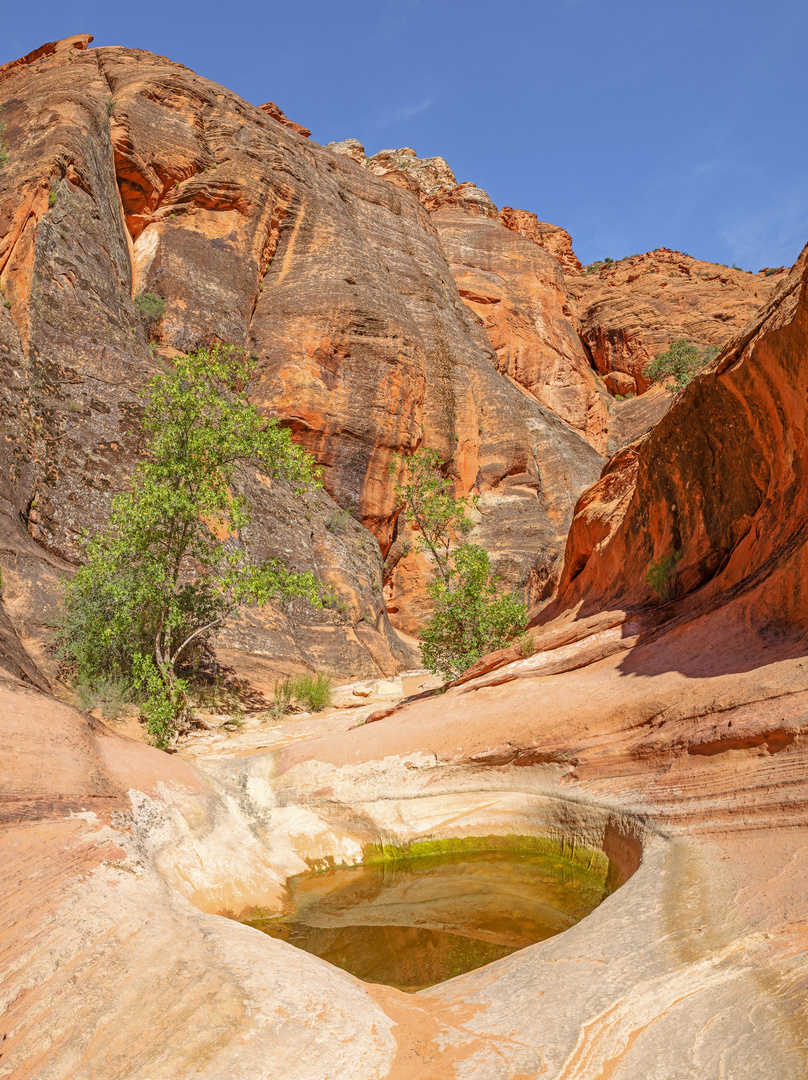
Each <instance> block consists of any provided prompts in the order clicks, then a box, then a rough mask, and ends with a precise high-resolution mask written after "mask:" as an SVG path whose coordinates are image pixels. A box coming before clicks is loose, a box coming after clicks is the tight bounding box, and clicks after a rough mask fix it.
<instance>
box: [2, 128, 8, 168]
mask: <svg viewBox="0 0 808 1080" xmlns="http://www.w3.org/2000/svg"><path fill="white" fill-rule="evenodd" d="M7 130H8V128H7V127H6V125H5V123H4V122H3V121H2V120H0V169H2V168H3V166H4V165H8V162H9V156H8V143H7V142H6V140H5V134H6V131H7Z"/></svg>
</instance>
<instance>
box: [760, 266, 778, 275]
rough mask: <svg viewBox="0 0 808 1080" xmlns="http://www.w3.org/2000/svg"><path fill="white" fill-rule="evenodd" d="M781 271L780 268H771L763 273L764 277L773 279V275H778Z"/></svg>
mask: <svg viewBox="0 0 808 1080" xmlns="http://www.w3.org/2000/svg"><path fill="white" fill-rule="evenodd" d="M779 270H780V267H779V266H770V267H769V269H768V270H764V271H763V276H764V277H771V276H772V274H776V273H778V272H779Z"/></svg>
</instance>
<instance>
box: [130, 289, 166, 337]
mask: <svg viewBox="0 0 808 1080" xmlns="http://www.w3.org/2000/svg"><path fill="white" fill-rule="evenodd" d="M135 307H136V308H137V309H138V312H139V313H140V320H141V322H142V323H143V325H144V326H145V328H146V331H147V333H148V334H151V333H153V332H154V331H155V330H156V329H157V327H158V326H159V325H160V323H161V322H162V319H163V316H164V315H165V313H166V302H165V300H164V299H163V297H162V296H158V295H157V294H156V293H140V294H139V295H138V296H136V297H135Z"/></svg>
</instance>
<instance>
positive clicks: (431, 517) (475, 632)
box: [391, 448, 527, 679]
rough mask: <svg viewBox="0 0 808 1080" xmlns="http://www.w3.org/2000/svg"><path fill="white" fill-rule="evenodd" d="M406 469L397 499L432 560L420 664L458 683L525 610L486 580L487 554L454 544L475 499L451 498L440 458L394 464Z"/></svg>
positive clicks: (421, 456)
mask: <svg viewBox="0 0 808 1080" xmlns="http://www.w3.org/2000/svg"><path fill="white" fill-rule="evenodd" d="M402 463H403V465H404V466H405V469H404V476H403V479H400V480H399V481H397V483H396V488H395V490H396V497H397V499H398V500H399V502H400V503H402V504H403V512H404V516H405V517H406V519H407V520H408V521H409V522H410V524H412V525H414V526H416V527H417V529H418V530H419V536H418V539H417V545H418V547H419V549H420V550H421V551H424V550H426V551H427V552H429V554H430V555H431V556H432V563H433V566H434V568H435V571H436V574H435V577H434V579H433V580H432V581H431V582H430V583H429V584H428V586H427V590H428V592H429V595H430V597H431V598H432V600H433V601H434V614H433V615H432V617H431V618H430V619H429V621H428V622H427V624H426V625H425V626H424V628H423V630H422V631H421V657H422V659H423V662H424V664H425V665H426V667H427V668H429V670H430V671H433V672H435V673H437V674H439V675H442V676H443V677H444V678H447V679H454V678H457V676H458V675H460V674H461V673H462V672H463V671H465V670H466V669H467V668H469V667H471V665H472V664H473V663H475V662H476V661H477V660H479V658H480V657H481V656H484V655H485V654H486V653H487V652H491V651H492V650H494V649H499V648H501V647H502V646H503V645H505V644H506V643H507V642H508V641H511V640H512V639H513V638H515V637H516V636H518V634H519V633H521V631H522V630H523V628H524V624H525V619H526V616H527V609H526V608H525V605H524V604H523V603H522V602H521V600H519V598H518V597H517V596H515V595H514V594H511V593H503V592H501V590H500V589H499V588H498V586H497V584H496V582H495V581H494V580H492V578H491V563H490V560H489V558H488V554H487V552H486V551H485V550H484V549H483V548H482V547H480V546H479V545H477V544H468V543H461V544H456V534H457V533H458V532H460V533H465V532H468V531H469V530H470V528H471V526H472V522H471V519H470V518H469V517H468V511H469V509H470V508H471V507H472V506H473V505H474V503H475V501H476V500H474V499H462V498H460V499H459V498H456V497H455V496H454V494H453V492H452V484H451V481H450V480H448V479H447V478H446V477H445V476H444V475H443V473H442V472H441V464H442V463H441V459H440V455H439V454H437V453H436V452H435V451H434V450H429V449H427V448H422V449H420V450H417V451H416V452H415V453H414V454H411V455H410V456H409V457H404V458H401V459H397V460H396V461H394V462H393V464H392V466H391V471H392V470H393V469H397V468H398V467H399V466H400V464H402Z"/></svg>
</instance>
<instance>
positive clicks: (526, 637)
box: [519, 630, 536, 658]
mask: <svg viewBox="0 0 808 1080" xmlns="http://www.w3.org/2000/svg"><path fill="white" fill-rule="evenodd" d="M519 651H520V652H521V654H522V656H524V657H525V658H527V657H528V656H532V655H533V653H534V652H535V651H536V639H535V638H534V637H533V635H532V634H531V633H530V631H529V630H528V631H527V633H524V634H522V636H521V637H520V638H519Z"/></svg>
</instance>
